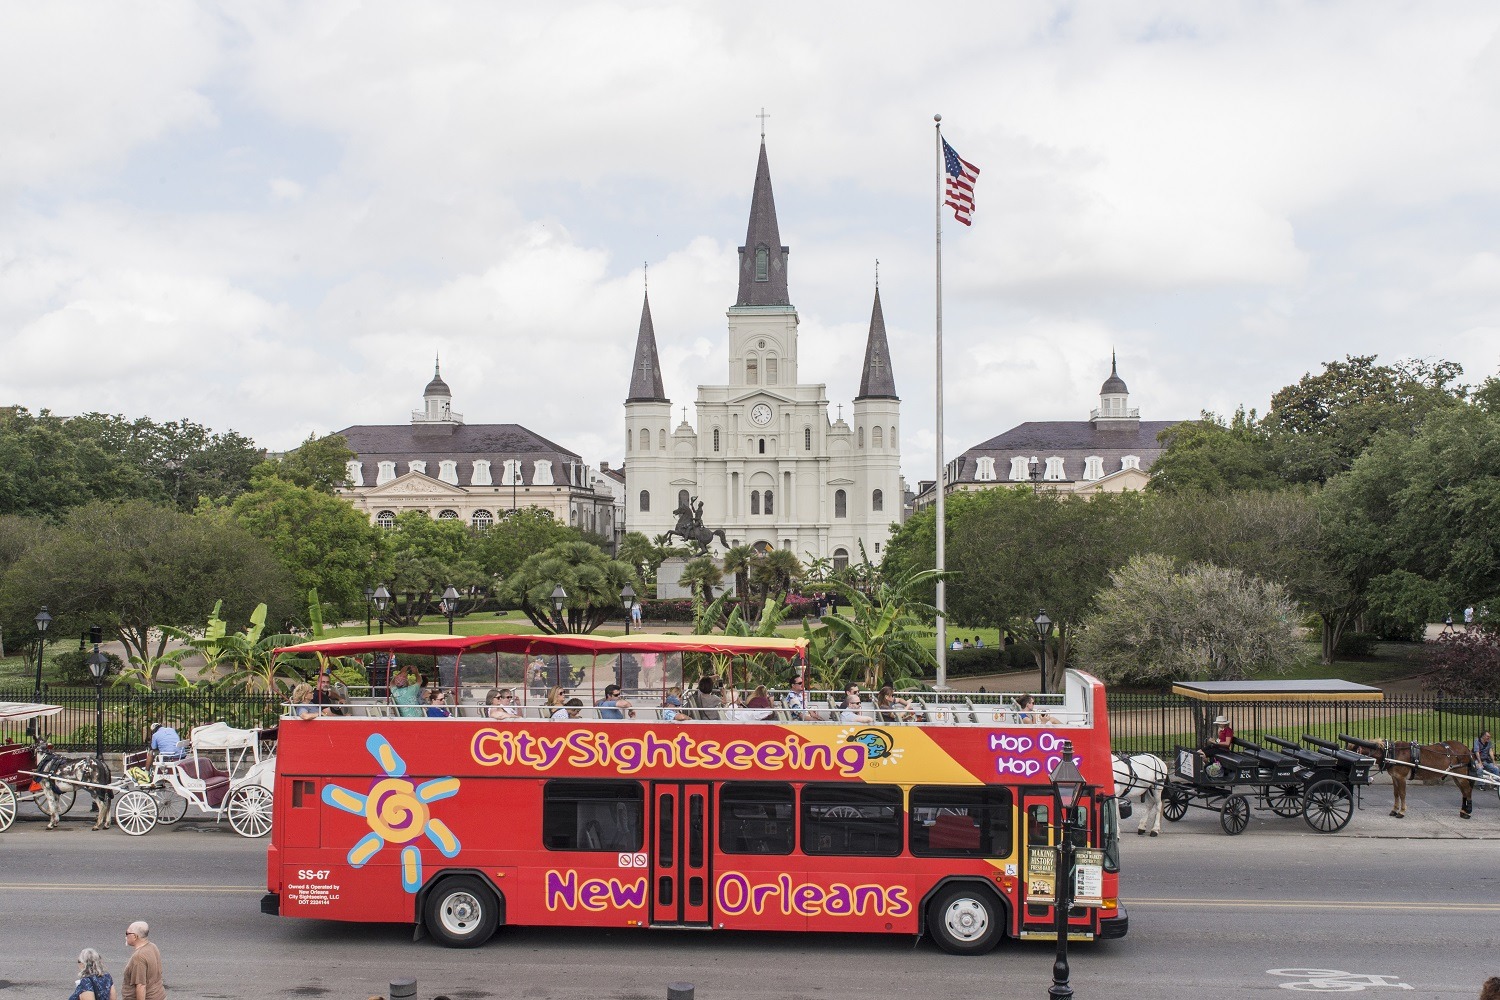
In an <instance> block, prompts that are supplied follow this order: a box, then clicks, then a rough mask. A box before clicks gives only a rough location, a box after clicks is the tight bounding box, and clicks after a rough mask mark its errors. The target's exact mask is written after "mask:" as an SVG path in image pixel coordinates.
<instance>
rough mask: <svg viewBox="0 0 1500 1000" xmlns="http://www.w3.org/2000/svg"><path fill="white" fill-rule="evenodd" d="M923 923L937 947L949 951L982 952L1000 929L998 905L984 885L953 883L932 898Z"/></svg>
mask: <svg viewBox="0 0 1500 1000" xmlns="http://www.w3.org/2000/svg"><path fill="white" fill-rule="evenodd" d="M927 925H928V927H930V928H931V929H932V936H933V939H934V940H936V941H937V944H938V947H939V948H941V949H943V950H944V951H946V952H948V953H949V954H950V955H983V954H984V953H985V952H987V951H989V950H990V949H991V948H993V947H995V943H996V942H997V941H999V940H1000V935H1001V934H1002V933H1004V928H1003V927H1002V926H1001V909H1000V905H999V904H998V903H997V902H996V901H995V897H994V895H993V894H992V893H990V892H989V891H988V890H986V889H981V888H979V887H978V886H974V885H956V886H953V887H952V888H950V889H947V890H945V891H944V892H942V893H941V894H939V895H938V897H937V898H936V899H934V900H933V901H932V905H931V907H930V908H929V909H928V911H927Z"/></svg>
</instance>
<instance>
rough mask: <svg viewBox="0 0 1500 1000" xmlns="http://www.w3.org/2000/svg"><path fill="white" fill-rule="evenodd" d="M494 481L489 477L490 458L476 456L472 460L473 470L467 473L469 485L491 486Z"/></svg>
mask: <svg viewBox="0 0 1500 1000" xmlns="http://www.w3.org/2000/svg"><path fill="white" fill-rule="evenodd" d="M494 482H495V481H494V480H493V479H491V478H490V460H489V459H487V458H476V459H475V460H474V471H473V472H471V473H469V485H470V486H491V485H493V484H494Z"/></svg>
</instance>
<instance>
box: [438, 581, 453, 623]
mask: <svg viewBox="0 0 1500 1000" xmlns="http://www.w3.org/2000/svg"><path fill="white" fill-rule="evenodd" d="M438 607H440V608H442V609H443V614H444V615H446V616H447V618H448V634H449V635H452V634H453V612H455V611H457V610H458V591H456V590H454V589H453V587H452V586H449V587H448V588H447V589H446V590H444V591H443V599H442V600H441V601H438Z"/></svg>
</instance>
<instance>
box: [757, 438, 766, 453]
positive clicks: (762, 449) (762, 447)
mask: <svg viewBox="0 0 1500 1000" xmlns="http://www.w3.org/2000/svg"><path fill="white" fill-rule="evenodd" d="M755 450H756V451H757V452H759V453H760V454H762V455H764V454H765V453H766V439H765V438H760V439H759V440H758V441H756V449H755Z"/></svg>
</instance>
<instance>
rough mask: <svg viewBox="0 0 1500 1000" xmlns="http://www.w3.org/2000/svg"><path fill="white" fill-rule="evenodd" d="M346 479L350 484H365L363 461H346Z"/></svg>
mask: <svg viewBox="0 0 1500 1000" xmlns="http://www.w3.org/2000/svg"><path fill="white" fill-rule="evenodd" d="M344 481H345V482H347V483H348V484H349V485H350V486H363V485H364V484H365V467H364V464H363V463H362V462H352V461H351V462H345V463H344Z"/></svg>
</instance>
